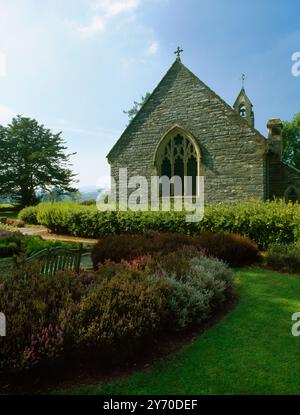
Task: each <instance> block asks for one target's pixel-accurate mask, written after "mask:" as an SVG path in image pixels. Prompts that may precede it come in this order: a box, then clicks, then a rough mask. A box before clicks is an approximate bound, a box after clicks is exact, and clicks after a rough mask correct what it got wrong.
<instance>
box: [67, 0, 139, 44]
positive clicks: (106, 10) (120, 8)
mask: <svg viewBox="0 0 300 415" xmlns="http://www.w3.org/2000/svg"><path fill="white" fill-rule="evenodd" d="M139 4H140V0H95V1H94V3H93V7H92V9H93V13H94V14H93V15H92V17H91V21H90V23H89V24H88V25H81V24H79V23H77V22H75V21H70V20H68V19H66V20H65V23H66V24H68V25H69V26H70V27H72V28H73V29H75V30H76V31H77V32H78V33H79V34H81V35H82V36H84V37H89V36H93V35H96V34H97V33H99V32H102V31H103V30H104V29H105V27H106V23H107V22H108V21H109V20H110V19H111V18H113V17H115V16H117V15H120V14H123V13H129V12H133V11H134V10H135V9H136V8H137V7H138V6H139Z"/></svg>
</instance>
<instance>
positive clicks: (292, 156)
mask: <svg viewBox="0 0 300 415" xmlns="http://www.w3.org/2000/svg"><path fill="white" fill-rule="evenodd" d="M283 125H284V127H283V133H282V140H283V159H284V160H285V161H286V162H287V163H288V164H291V165H292V166H294V167H296V168H297V169H300V113H298V114H295V115H294V118H293V120H292V121H291V122H288V121H285V122H284V123H283Z"/></svg>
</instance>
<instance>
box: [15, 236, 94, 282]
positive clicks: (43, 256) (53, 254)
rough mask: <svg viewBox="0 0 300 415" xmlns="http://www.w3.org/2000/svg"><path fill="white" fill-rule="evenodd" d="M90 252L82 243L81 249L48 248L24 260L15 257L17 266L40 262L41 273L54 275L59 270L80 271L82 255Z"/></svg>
mask: <svg viewBox="0 0 300 415" xmlns="http://www.w3.org/2000/svg"><path fill="white" fill-rule="evenodd" d="M88 252H90V251H89V250H87V249H83V247H82V244H80V248H79V249H67V248H63V247H56V248H47V249H43V250H42V251H39V252H37V253H36V254H34V255H32V256H31V257H29V258H26V259H25V260H23V261H18V260H16V259H15V264H16V266H17V267H26V266H27V265H29V264H36V263H39V264H40V267H41V273H43V274H44V275H49V276H53V275H54V274H55V273H56V272H57V271H74V272H76V273H79V271H80V263H81V258H82V255H83V254H86V253H88Z"/></svg>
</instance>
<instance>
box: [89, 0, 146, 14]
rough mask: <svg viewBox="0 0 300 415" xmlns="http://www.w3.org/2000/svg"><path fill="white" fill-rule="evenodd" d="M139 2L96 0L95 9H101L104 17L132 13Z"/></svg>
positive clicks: (136, 0) (132, 0)
mask: <svg viewBox="0 0 300 415" xmlns="http://www.w3.org/2000/svg"><path fill="white" fill-rule="evenodd" d="M139 3H140V0H97V1H96V2H95V8H97V9H101V10H102V11H103V13H104V15H105V16H106V17H112V16H116V15H118V14H121V13H126V12H132V11H134V10H135V9H136V8H137V7H138V5H139Z"/></svg>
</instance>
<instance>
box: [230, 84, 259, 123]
mask: <svg viewBox="0 0 300 415" xmlns="http://www.w3.org/2000/svg"><path fill="white" fill-rule="evenodd" d="M233 108H234V109H235V110H236V112H238V113H239V114H240V116H241V117H242V118H245V120H247V121H248V124H249V125H251V127H254V112H253V105H252V102H251V101H250V99H249V98H248V96H247V94H246V91H245V88H244V87H243V88H242V89H241V92H240V93H239V95H238V97H237V99H236V101H235V103H234V104H233Z"/></svg>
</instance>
